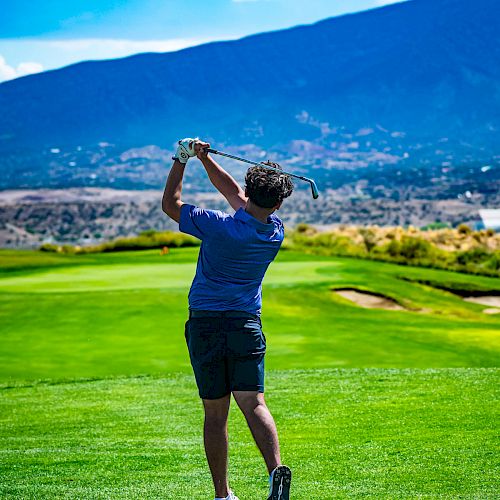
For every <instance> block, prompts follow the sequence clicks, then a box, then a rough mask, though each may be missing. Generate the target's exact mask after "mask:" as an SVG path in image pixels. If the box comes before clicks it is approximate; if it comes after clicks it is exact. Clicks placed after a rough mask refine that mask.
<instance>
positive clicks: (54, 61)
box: [0, 0, 399, 81]
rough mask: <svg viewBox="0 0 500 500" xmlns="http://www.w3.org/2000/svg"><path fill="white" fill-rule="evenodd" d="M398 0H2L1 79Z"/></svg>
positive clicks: (181, 45) (225, 37)
mask: <svg viewBox="0 0 500 500" xmlns="http://www.w3.org/2000/svg"><path fill="white" fill-rule="evenodd" d="M396 1H399V0H121V1H118V0H44V1H40V0H2V6H1V7H2V8H1V10H2V12H1V15H0V81H5V80H8V79H12V78H16V77H18V76H22V75H25V74H28V73H34V72H38V71H44V70H48V69H53V68H58V67H61V66H66V65H68V64H72V63H75V62H78V61H82V60H89V59H108V58H115V57H124V56H127V55H130V54H135V53H138V52H167V51H172V50H178V49H180V48H184V47H188V46H191V45H198V44H200V43H204V42H208V41H213V40H229V39H234V38H239V37H242V36H245V35H249V34H252V33H259V32H262V31H270V30H276V29H282V28H287V27H290V26H295V25H297V24H307V23H312V22H315V21H318V20H320V19H324V18H327V17H332V16H338V15H341V14H346V13H350V12H356V11H360V10H366V9H371V8H375V7H380V6H383V5H387V4H390V3H395V2H396Z"/></svg>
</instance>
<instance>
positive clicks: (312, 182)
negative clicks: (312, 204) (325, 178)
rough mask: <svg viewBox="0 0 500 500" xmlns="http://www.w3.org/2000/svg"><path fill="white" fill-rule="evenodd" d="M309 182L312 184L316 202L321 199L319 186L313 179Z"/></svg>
mask: <svg viewBox="0 0 500 500" xmlns="http://www.w3.org/2000/svg"><path fill="white" fill-rule="evenodd" d="M309 182H310V183H311V192H312V195H313V198H314V199H315V200H317V199H318V197H319V191H318V186H316V183H315V182H314V181H313V180H312V179H311V180H309Z"/></svg>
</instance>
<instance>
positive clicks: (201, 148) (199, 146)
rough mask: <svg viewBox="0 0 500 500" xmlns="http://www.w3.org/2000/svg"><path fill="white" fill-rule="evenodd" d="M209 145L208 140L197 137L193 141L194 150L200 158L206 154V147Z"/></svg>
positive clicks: (203, 157) (202, 158)
mask: <svg viewBox="0 0 500 500" xmlns="http://www.w3.org/2000/svg"><path fill="white" fill-rule="evenodd" d="M209 147H210V144H209V143H208V142H204V141H202V140H200V139H197V140H196V142H195V143H194V152H195V154H196V156H197V157H198V158H199V159H200V160H204V159H205V158H206V157H207V156H208V152H207V148H209Z"/></svg>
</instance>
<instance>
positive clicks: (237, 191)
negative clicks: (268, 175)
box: [197, 143, 247, 210]
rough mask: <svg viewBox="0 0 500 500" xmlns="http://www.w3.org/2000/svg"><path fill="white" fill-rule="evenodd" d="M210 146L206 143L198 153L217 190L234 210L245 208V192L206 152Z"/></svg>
mask: <svg viewBox="0 0 500 500" xmlns="http://www.w3.org/2000/svg"><path fill="white" fill-rule="evenodd" d="M209 147H210V145H209V144H206V143H204V144H203V146H202V147H200V149H199V151H198V152H197V156H198V158H199V159H200V160H201V162H202V163H203V166H204V167H205V170H206V171H207V174H208V177H209V179H210V181H211V182H212V184H213V185H214V186H215V187H216V189H217V190H218V191H219V192H220V193H221V194H222V196H224V198H226V200H227V201H228V203H229V204H230V205H231V207H232V208H233V209H234V210H238V209H239V208H241V207H244V206H245V205H246V203H247V197H246V196H245V191H243V189H242V188H241V186H240V185H239V184H238V183H237V182H236V180H235V179H234V178H233V177H232V175H231V174H229V173H228V172H226V171H225V170H224V169H223V168H222V167H221V166H220V165H219V164H218V163H217V162H216V161H215V160H214V159H213V158H211V157H210V156H209V155H208V153H207V152H206V151H205V148H209Z"/></svg>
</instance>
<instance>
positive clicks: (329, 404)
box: [0, 248, 500, 500]
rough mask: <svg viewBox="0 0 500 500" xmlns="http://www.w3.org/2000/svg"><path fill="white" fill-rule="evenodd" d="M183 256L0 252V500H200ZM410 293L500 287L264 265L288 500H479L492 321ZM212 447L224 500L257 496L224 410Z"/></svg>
mask: <svg viewBox="0 0 500 500" xmlns="http://www.w3.org/2000/svg"><path fill="white" fill-rule="evenodd" d="M196 255H197V249H196V248H194V249H193V248H189V249H174V250H172V251H171V253H170V254H169V255H167V256H163V257H161V256H160V255H159V252H158V251H141V252H124V253H109V254H90V255H76V256H71V255H58V254H43V253H40V252H26V251H25V252H22V251H0V338H1V347H0V394H1V398H0V423H1V425H0V497H1V498H50V499H52V498H75V499H77V498H78V499H80V498H81V499H85V498H89V499H90V498H96V499H97V498H116V499H119V498H131V499H132V498H134V499H135V498H167V499H187V498H189V499H210V498H213V497H211V495H212V489H211V482H210V476H209V472H208V467H207V465H206V463H205V458H204V454H203V447H202V439H201V423H202V412H201V406H200V402H199V401H198V397H197V392H196V388H195V386H194V380H193V377H192V372H191V367H190V365H189V359H188V355H187V349H186V346H185V340H184V322H185V321H186V319H187V292H188V289H189V285H190V283H191V280H192V278H193V274H194V270H195V266H196ZM408 280H410V281H408ZM418 281H425V282H428V283H429V282H432V283H436V284H437V285H440V286H443V287H444V288H458V289H460V288H463V289H478V290H493V291H499V290H500V280H499V279H494V278H486V277H478V276H470V275H465V274H457V273H452V272H447V271H439V270H429V269H423V268H412V267H405V266H396V265H393V264H387V263H379V262H374V261H365V260H356V259H349V258H331V257H321V256H308V255H304V254H301V253H298V252H291V251H282V252H280V254H279V256H278V259H277V261H276V262H275V263H273V264H272V265H271V267H270V269H269V272H268V274H267V276H266V278H265V281H264V287H263V294H264V308H263V324H264V331H265V333H266V337H267V345H268V352H267V356H266V366H267V370H268V372H267V373H268V374H267V390H266V393H267V395H266V397H267V400H268V403H269V405H270V407H271V410H272V411H273V413H274V416H275V419H276V421H277V424H278V428H279V430H280V437H281V442H282V448H283V456H284V459H285V460H286V462H287V463H289V464H290V465H291V467H292V468H293V471H294V485H293V496H292V498H293V499H310V498H321V499H325V500H326V499H330V498H365V497H368V498H398V499H399V498H458V497H460V498H481V499H482V498H496V497H497V493H496V492H497V491H498V489H499V488H500V484H499V483H498V481H497V479H496V478H497V477H498V475H499V471H498V460H495V458H496V455H495V454H497V453H498V441H496V442H495V436H496V438H498V431H499V425H498V418H499V416H500V415H499V401H498V387H499V382H500V378H499V370H498V368H497V367H499V360H500V315H487V314H484V313H483V312H482V311H483V309H484V308H485V307H484V306H481V305H479V304H473V303H469V302H465V301H463V300H462V299H461V298H460V297H459V296H457V295H454V294H452V293H449V292H446V291H443V290H440V289H438V288H437V287H435V288H434V287H430V286H426V285H423V284H419V283H418ZM339 287H354V288H358V289H360V290H368V291H372V292H375V293H379V294H383V295H385V296H388V297H391V298H393V299H394V300H396V301H397V302H398V303H399V304H401V305H402V306H404V308H405V310H402V311H387V310H380V309H365V308H362V307H360V306H357V305H356V304H354V303H352V302H350V301H348V300H346V299H344V298H342V297H340V296H339V295H337V294H335V293H334V291H333V290H334V289H335V288H339ZM233 406H234V405H233ZM230 442H231V444H230V446H231V461H230V470H231V478H232V481H233V484H234V488H235V490H236V492H237V494H238V495H239V496H240V500H245V499H247V500H253V499H262V498H265V491H266V477H265V470H264V467H263V462H262V460H261V458H260V457H259V456H258V452H257V450H256V447H255V445H254V444H253V441H252V438H251V435H250V433H249V431H248V429H247V428H246V426H245V424H244V421H243V417H242V416H241V415H240V414H239V412H238V411H236V410H235V408H233V409H232V414H231V418H230Z"/></svg>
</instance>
